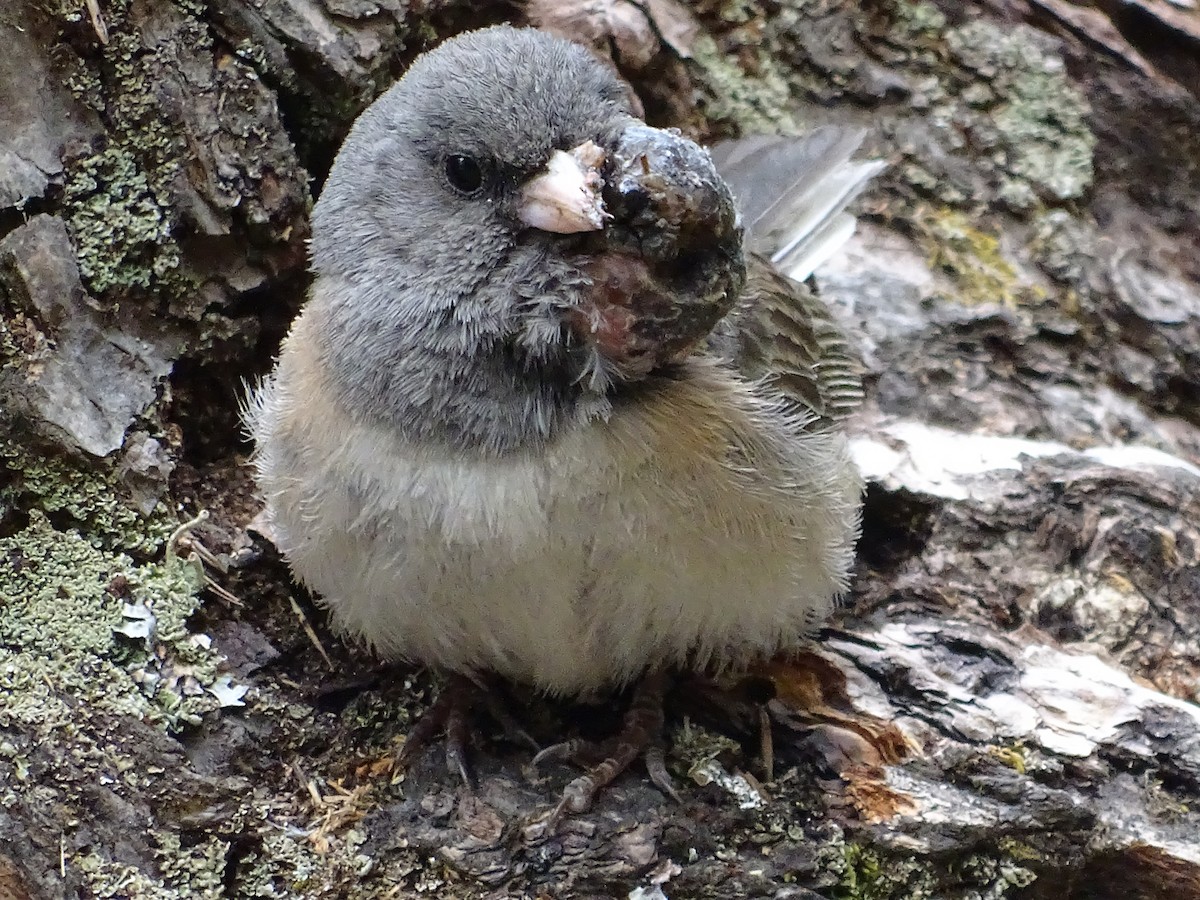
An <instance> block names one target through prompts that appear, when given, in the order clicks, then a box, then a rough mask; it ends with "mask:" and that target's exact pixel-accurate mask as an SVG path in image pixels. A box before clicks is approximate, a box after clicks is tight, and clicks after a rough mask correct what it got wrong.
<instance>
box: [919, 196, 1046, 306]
mask: <svg viewBox="0 0 1200 900" xmlns="http://www.w3.org/2000/svg"><path fill="white" fill-rule="evenodd" d="M916 225H917V228H918V236H919V238H920V240H921V243H922V244H923V245H924V247H925V249H926V252H927V253H928V254H929V262H930V265H931V266H932V267H934V268H936V269H938V270H940V271H941V272H943V273H945V274H946V275H948V276H950V278H951V280H952V281H953V283H954V292H953V294H952V299H954V300H955V301H957V302H960V303H965V304H978V303H1003V304H1005V305H1007V306H1015V305H1017V304H1018V303H1019V302H1021V301H1024V300H1027V299H1030V298H1031V297H1032V292H1031V290H1030V288H1029V287H1028V286H1026V285H1025V284H1024V283H1023V282H1022V279H1021V278H1020V277H1019V275H1018V274H1017V271H1016V270H1015V269H1014V268H1013V266H1012V264H1011V263H1009V262H1008V260H1007V259H1005V258H1004V255H1003V253H1002V252H1001V248H1000V240H999V238H997V237H996V236H995V235H993V234H989V233H987V232H985V231H982V230H981V229H979V228H977V227H976V226H975V225H973V224H972V223H971V221H970V220H969V219H968V218H967V217H966V216H965V215H963V214H962V213H960V212H957V211H956V210H953V209H949V208H942V209H937V210H930V211H926V212H925V213H924V214H923V215H920V216H918V218H917V219H916Z"/></svg>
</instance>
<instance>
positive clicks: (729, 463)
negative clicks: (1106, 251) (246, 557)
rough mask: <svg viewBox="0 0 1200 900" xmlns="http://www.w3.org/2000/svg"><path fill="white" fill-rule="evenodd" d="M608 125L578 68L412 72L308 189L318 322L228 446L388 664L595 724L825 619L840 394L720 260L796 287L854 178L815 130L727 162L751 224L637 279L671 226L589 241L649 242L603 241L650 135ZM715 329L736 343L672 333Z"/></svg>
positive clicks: (843, 398) (844, 556)
mask: <svg viewBox="0 0 1200 900" xmlns="http://www.w3.org/2000/svg"><path fill="white" fill-rule="evenodd" d="M626 98H627V93H626V89H625V87H624V86H623V84H622V83H621V82H620V81H619V80H618V78H617V77H616V76H615V74H614V73H613V72H611V71H610V69H609V68H608V67H606V66H605V65H604V64H602V63H600V62H599V61H597V60H596V59H595V58H594V57H593V56H592V55H591V54H590V53H589V52H588V51H586V50H585V49H583V48H581V47H579V46H576V45H574V44H572V43H570V42H568V41H565V40H562V39H559V38H556V37H551V36H549V35H546V34H543V33H540V32H537V31H533V30H527V29H514V28H510V27H496V28H489V29H485V30H481V31H475V32H471V33H468V34H464V35H461V36H459V37H456V38H454V39H452V40H449V41H446V42H445V43H443V44H442V45H441V46H440V47H438V48H437V49H435V50H433V51H432V52H429V53H427V54H425V55H424V56H422V57H421V58H420V59H418V60H417V61H416V62H415V63H414V64H413V65H412V67H411V68H410V69H409V71H408V72H407V74H406V75H405V76H404V78H403V79H402V80H401V81H400V82H399V83H397V84H396V85H395V86H394V87H393V88H391V89H390V90H389V91H388V92H387V93H385V94H384V95H383V96H381V97H380V98H379V99H378V100H376V101H375V103H374V104H373V105H372V106H371V107H370V108H368V109H367V110H366V111H365V112H364V113H363V114H362V115H361V116H360V117H359V119H358V121H357V122H356V123H355V124H354V127H353V128H352V129H351V131H350V134H349V136H348V137H347V139H346V142H345V144H344V146H343V147H342V150H341V152H340V154H339V155H338V158H337V161H336V163H335V164H334V166H333V169H332V171H331V172H330V175H329V179H328V181H327V182H326V184H325V187H324V190H323V192H322V194H321V197H320V200H319V202H318V203H317V205H316V208H315V210H314V214H313V239H312V267H313V271H314V273H315V280H314V282H313V285H312V293H311V296H310V298H309V300H308V303H307V304H306V306H305V307H304V309H303V312H302V313H301V314H300V316H299V317H298V318H297V320H296V322H295V323H294V325H293V326H292V329H291V332H290V334H289V335H288V337H287V339H286V341H285V342H284V344H283V348H282V350H281V353H280V356H279V360H278V364H277V367H276V369H275V371H274V373H273V374H272V375H271V376H269V377H268V378H267V379H266V380H265V381H264V382H263V383H262V384H261V385H260V386H259V387H258V388H257V389H256V390H255V391H254V392H253V395H252V397H251V398H250V400H249V402H248V409H247V421H248V425H249V429H250V432H251V434H252V436H253V439H254V441H255V443H256V446H257V450H256V456H255V463H256V467H257V474H258V484H259V486H260V488H261V491H262V493H263V495H264V497H265V500H266V506H267V516H268V521H269V523H270V525H271V526H272V529H273V532H274V539H275V541H276V543H277V545H278V547H279V549H280V550H281V551H282V553H283V554H284V556H285V557H286V558H287V560H288V562H289V563H290V565H291V567H292V569H293V571H294V572H295V574H296V575H297V576H298V577H299V578H300V579H301V580H302V581H303V582H304V583H305V584H307V585H308V586H309V587H311V588H312V589H313V590H314V591H316V592H317V593H318V594H319V595H320V596H321V597H322V598H323V600H324V603H325V604H327V606H328V608H329V610H330V613H331V616H332V619H333V621H334V623H335V624H336V625H337V626H338V627H340V628H341V629H344V630H345V631H347V632H349V633H351V634H353V635H355V636H358V637H360V638H361V639H363V640H365V641H366V642H367V643H369V644H370V645H371V646H372V647H374V648H375V649H376V650H377V651H378V652H379V653H381V654H383V655H385V656H388V657H394V658H398V659H404V660H410V661H414V662H419V663H422V664H425V665H428V666H431V667H434V668H436V669H439V670H442V671H444V672H447V673H458V674H461V675H465V676H468V677H476V676H481V675H484V674H489V673H495V674H498V675H500V676H503V677H505V678H508V679H513V680H515V681H518V682H524V683H527V684H529V685H532V686H534V687H536V688H538V689H540V690H542V691H545V692H547V693H550V694H554V695H567V696H585V695H590V694H594V693H596V692H599V691H604V690H609V689H614V688H620V687H622V686H624V685H627V684H631V683H634V682H636V681H638V680H639V679H642V678H643V677H644V676H646V675H648V674H650V675H655V674H657V673H662V672H665V671H668V670H671V669H681V668H682V669H689V670H709V671H711V670H714V669H722V668H728V667H731V666H738V665H743V664H745V663H747V662H751V661H754V660H757V659H761V658H763V657H766V656H768V655H770V654H772V653H775V652H776V651H778V650H780V649H784V648H789V647H792V646H795V644H796V643H797V642H798V641H799V640H800V639H801V638H802V637H803V636H804V634H805V633H806V632H807V631H808V630H809V629H810V628H811V627H812V626H813V625H814V623H817V622H819V621H820V620H821V619H822V617H823V616H825V615H826V614H827V613H828V611H829V610H830V609H831V606H832V604H833V603H834V602H835V600H836V598H837V597H838V596H839V595H840V594H841V593H842V592H843V591H844V590H845V589H846V586H847V578H848V574H849V570H850V566H851V562H852V555H853V548H854V543H855V540H856V537H857V534H858V529H859V513H860V504H861V500H860V495H861V487H862V486H861V481H860V478H859V475H858V473H857V472H856V470H855V468H854V465H853V464H852V462H851V460H850V457H849V455H848V452H847V443H846V439H845V436H844V435H843V433H842V432H841V430H840V427H839V424H840V422H841V421H842V419H843V418H844V417H845V415H846V414H847V413H848V412H850V411H851V410H852V409H853V407H854V406H855V404H856V403H857V402H858V399H859V396H860V387H859V382H858V376H857V374H856V373H857V369H856V364H855V362H854V361H853V358H852V354H851V353H850V351H849V348H848V345H847V342H846V341H845V339H844V338H843V336H842V334H841V333H840V331H839V330H838V328H837V327H836V326H835V325H834V323H833V322H832V320H831V318H830V316H829V314H828V312H827V310H826V309H825V308H824V307H823V306H822V305H821V304H820V303H819V302H818V301H816V300H815V299H814V298H813V297H812V296H811V295H809V294H808V293H807V292H806V291H805V290H804V289H803V288H802V287H801V286H800V285H798V284H797V283H796V282H794V281H792V280H790V279H789V278H788V277H786V276H784V275H781V274H779V273H778V272H776V271H774V270H772V268H771V267H770V265H769V263H767V262H766V261H765V260H763V259H761V258H759V257H758V256H756V255H754V254H753V253H751V254H749V255H748V257H747V256H743V254H742V247H741V241H742V238H741V235H742V229H743V226H744V227H745V228H746V229H748V233H749V235H750V239H749V240H750V247H751V249H753V250H755V251H762V252H764V253H766V254H767V255H768V256H772V255H773V256H774V259H775V261H776V262H778V263H781V264H783V265H784V266H785V268H787V270H788V271H790V272H792V273H793V274H798V275H799V277H800V278H803V277H806V275H807V271H805V266H806V264H811V262H812V261H813V259H814V258H816V257H818V256H820V254H821V252H822V250H823V248H826V247H828V246H831V245H832V244H835V243H836V242H837V241H836V237H837V234H838V233H840V231H841V230H842V229H844V227H845V225H846V223H847V221H848V219H847V218H846V217H845V215H844V214H842V212H841V211H842V209H843V207H844V206H845V204H846V203H847V202H848V201H849V200H850V199H851V198H852V197H853V196H854V195H855V194H856V193H857V191H858V190H859V189H860V187H861V185H862V184H863V182H864V181H865V180H866V179H867V178H869V177H870V176H871V174H873V173H874V171H875V170H876V166H875V164H872V163H854V162H851V161H849V157H850V154H851V153H853V151H854V150H855V149H856V147H857V145H858V143H859V141H860V140H861V135H860V134H856V133H849V132H843V131H840V130H837V129H822V130H818V131H817V132H814V133H813V134H812V135H810V136H809V137H808V138H806V139H794V138H760V139H754V140H750V141H743V142H737V143H734V144H732V145H730V146H728V147H725V148H721V149H719V151H717V152H715V154H714V156H715V159H716V161H717V165H718V167H719V168H720V171H721V174H722V175H723V176H724V178H725V179H726V180H727V181H728V182H729V184H730V185H731V186H732V189H733V193H734V194H735V195H736V196H737V197H738V200H739V202H740V205H741V218H740V219H737V220H736V221H735V219H734V218H732V217H725V219H722V221H726V219H728V222H726V224H727V225H729V223H732V224H731V225H729V227H725V226H721V227H723V228H725V231H724V233H722V234H721V235H719V239H712V238H711V235H709V236H706V235H704V234H700V233H699V231H703V229H699V230H697V229H696V228H691V229H690V230H689V229H687V228H682V227H681V228H676V232H678V233H677V234H674V235H673V237H672V238H671V240H670V241H667V244H668V245H669V251H668V252H667V253H666V254H660V256H659V257H654V258H652V257H653V253H650V251H646V253H647V256H646V257H645V258H642V257H640V256H639V255H638V254H639V252H640V251H639V247H645V246H650V245H652V244H653V240H652V239H653V238H654V237H655V235H654V234H653V231H654V229H656V228H658V227H660V226H661V227H664V228H665V227H666V224H665V223H666V222H667V218H669V216H667V215H666V213H663V210H664V209H665V208H666V206H667V205H668V204H667V201H661V198H659V199H657V200H656V198H655V197H654V196H649V197H643V198H642V200H641V208H642V212H643V213H644V211H645V210H644V207H645V205H646V204H649V206H650V207H651V209H652V210H653V211H655V215H651V216H650V217H649V218H648V219H647V218H646V216H645V215H642V220H643V221H642V225H641V226H639V227H641V228H642V230H641V231H640V232H638V233H637V234H636V235H635V237H634V239H632V240H630V239H629V236H628V233H626V235H625V238H623V239H622V238H619V237H614V238H612V239H611V240H609V238H608V236H609V235H616V234H617V233H618V231H619V230H620V229H621V228H623V227H625V226H630V227H631V228H632V227H633V226H631V225H630V222H631V221H632V220H633V218H634V217H636V216H637V215H639V212H638V210H637V209H633V210H632V211H626V212H624V213H622V212H618V213H617V214H615V215H614V213H613V212H611V211H610V207H614V206H620V205H621V203H622V200H621V198H620V197H617V196H615V195H614V194H613V190H614V183H615V179H616V175H615V170H614V168H613V166H614V165H615V163H616V162H619V161H622V160H623V161H624V162H626V163H628V162H629V161H630V158H631V157H630V156H629V154H627V155H626V157H621V153H622V152H623V151H622V150H621V147H622V146H624V145H623V143H622V142H623V141H625V142H626V143H628V141H629V139H630V135H634V134H635V132H634V131H631V129H638V130H640V131H637V132H636V134H638V135H642V136H645V135H646V134H647V132H648V131H654V130H651V129H648V127H647V126H646V125H645V124H644V123H642V122H640V121H639V120H637V119H636V118H634V116H633V115H632V114H631V111H630V108H629V105H628V103H627V99H626ZM651 137H655V136H654V135H651ZM655 139H658V140H660V142H661V143H663V144H664V146H666V147H667V150H668V151H669V152H668V153H667V154H666V155H667V156H670V157H671V159H674V160H676V162H675V163H669V162H661V161H656V160H650V162H647V160H648V159H650V157H649V156H646V155H642V156H638V155H637V153H634V154H633V157H635V158H636V159H635V162H640V164H641V165H642V166H643V167H644V168H646V169H647V170H648V171H649V170H652V169H654V168H655V167H660V168H661V171H660V172H659V173H657V174H659V175H661V176H662V177H661V178H659V180H658V181H657V182H655V183H656V184H659V186H660V187H661V186H662V185H666V189H672V187H673V186H674V187H680V189H681V190H692V189H693V188H695V179H693V178H692V177H691V175H690V174H689V166H690V165H691V164H690V163H687V162H686V160H700V162H699V163H697V165H698V166H699V167H700V168H703V167H704V166H705V165H709V166H711V165H712V158H710V157H709V156H708V155H707V153H705V152H704V151H700V150H699V148H696V147H695V145H694V144H691V142H689V141H686V139H684V138H682V137H681V136H679V135H678V134H675V133H673V132H657V137H656V138H655ZM675 150H679V151H680V154H675ZM684 151H686V152H684ZM672 154H675V155H672ZM697 154H701V155H700V156H697ZM651 155H652V154H651ZM679 160H684V161H685V162H682V163H681V162H679ZM672 165H675V166H676V168H675V169H672V168H671V166H672ZM655 174H656V173H654V172H653V171H649V175H647V176H646V177H645V178H642V176H641V174H639V173H638V172H636V171H635V172H634V176H633V177H634V180H635V181H637V182H638V185H640V187H639V188H638V189H639V190H640V189H641V188H644V187H645V186H646V184H648V183H649V182H650V181H653V177H652V176H655ZM639 178H640V179H641V181H638V179H639ZM714 184H715V185H716V186H712V187H711V190H710V193H709V194H707V195H705V202H708V201H709V200H712V203H713V204H715V205H714V206H713V208H714V209H717V212H716V213H713V215H714V216H717V218H720V216H721V215H723V213H721V211H720V207H721V202H722V201H721V198H722V197H723V196H724V194H722V193H721V192H722V191H726V190H727V189H726V188H725V187H724V182H721V180H720V179H715V182H714ZM706 190H708V188H706ZM714 192H715V193H714ZM713 198H715V199H713ZM656 204H657V205H656ZM634 206H637V204H634ZM693 212H694V211H692V210H691V209H690V207H689V208H688V209H686V210H685V211H684V212H683V213H681V214H680V215H681V216H682V217H683V218H682V219H681V221H684V223H685V224H687V222H688V221H692V224H695V221H708V220H706V219H704V218H703V215H700V214H696V215H697V216H699V218H696V219H694V220H687V216H689V215H693ZM658 213H663V216H661V217H657V218H656V215H657V214H658ZM714 221H715V219H714ZM647 222H648V223H649V224H647ZM685 232H686V233H685ZM622 241H623V243H622ZM672 241H673V242H674V243H672ZM731 248H732V249H731ZM747 269H748V273H749V274H748V275H746V274H745V272H746V271H747ZM701 271H702V272H705V273H708V274H709V275H712V277H710V278H707V280H704V279H698V278H697V277H696V273H697V272H701ZM629 272H633V275H628V273H629ZM614 273H617V274H614ZM713 273H715V275H714V274H713ZM627 275H628V277H626V276H627ZM743 281H744V284H745V287H744V288H743V287H742V284H743ZM698 283H702V284H703V285H704V286H705V287H704V290H706V291H709V294H711V296H710V295H705V296H698V295H697V296H692V295H691V294H689V291H691V290H693V288H694V287H695V285H697V284H698ZM638 285H653V286H654V287H653V290H651V289H649V288H647V291H648V292H650V293H654V292H657V293H656V304H657V305H655V304H650V303H649V302H645V303H644V302H643V300H644V298H643V296H642V293H641V289H640V288H638V287H637V286H638ZM714 285H716V287H715V288H714ZM697 290H698V289H697ZM714 298H715V299H714ZM676 301H677V303H676ZM710 301H711V302H713V303H716V304H718V305H719V306H720V313H724V312H725V311H726V310H730V311H729V313H728V315H725V316H724V317H723V318H721V316H720V315H719V314H717V315H711V316H704V315H702V316H699V317H698V318H695V317H692V318H689V317H688V316H685V315H682V314H680V313H679V312H678V310H682V309H684V308H686V307H688V304H689V303H692V304H694V305H695V304H697V303H698V304H699V308H700V309H701V310H702V311H703V310H704V309H705V308H706V307H705V306H704V304H705V303H709V302H710ZM652 306H653V307H654V308H655V309H656V313H655V315H660V314H662V312H663V307H664V306H665V307H667V308H668V314H667V316H666V318H665V319H662V318H661V315H660V318H659V319H656V320H655V321H656V322H657V325H656V326H655V328H648V327H647V326H646V322H647V321H649V319H650V318H651V316H650V314H649V313H648V312H646V310H647V309H649V308H650V307H652ZM676 306H677V307H678V310H675V311H674V312H672V311H671V309H672V308H673V307H676ZM718 318H720V321H719V322H716V319H718ZM664 322H665V323H666V324H664ZM696 322H700V323H701V324H699V325H697V324H695V323H696ZM689 323H691V324H689ZM710 331H711V334H710V333H709V332H710ZM663 348H669V349H666V350H665V349H663ZM642 743H645V741H644V740H643V741H642ZM635 755H636V754H635ZM632 758H633V757H632V756H630V757H628V758H622V760H621V763H620V765H619V766H610V771H607V772H604V773H600V774H598V775H596V777H594V778H593V779H592V781H591V783H590V785H587V786H585V787H586V788H587V790H586V791H585V794H586V796H582V797H580V796H576V797H575V798H574V799H573V800H572V802H571V804H570V806H571V808H572V809H581V808H584V807H586V806H587V805H588V803H590V800H591V794H592V793H594V789H595V788H596V787H597V785H598V783H603V782H604V781H606V780H610V779H611V777H613V776H615V774H616V771H619V768H620V767H623V766H624V765H627V764H628V762H629V761H630V759H632ZM613 769H615V770H616V771H612V770H613Z"/></svg>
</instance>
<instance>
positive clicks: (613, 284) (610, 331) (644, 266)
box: [567, 250, 711, 373]
mask: <svg viewBox="0 0 1200 900" xmlns="http://www.w3.org/2000/svg"><path fill="white" fill-rule="evenodd" d="M581 268H582V269H583V271H584V273H585V274H586V275H587V276H588V278H589V279H590V280H591V282H592V286H591V288H590V289H589V290H588V291H587V292H586V293H585V295H584V299H583V302H582V303H580V304H579V305H578V306H576V307H575V308H573V309H572V310H570V311H569V313H568V315H567V324H568V325H569V326H570V328H571V329H572V331H574V333H575V335H576V336H577V337H578V338H579V339H580V340H582V341H583V342H585V343H588V344H591V345H592V346H594V347H595V348H596V349H597V350H598V351H599V352H600V353H601V354H602V355H603V356H604V357H606V358H607V359H610V360H612V361H613V362H616V363H620V364H622V365H624V366H626V367H627V368H629V369H632V370H635V371H641V372H643V373H644V372H649V371H650V370H651V369H654V368H656V367H658V366H661V365H664V364H666V363H669V362H672V361H674V360H677V359H679V358H681V357H683V356H685V355H687V353H689V352H690V351H691V350H692V348H693V347H695V345H696V344H697V343H698V342H699V341H701V340H703V338H704V335H706V334H707V333H708V330H709V329H710V328H711V324H709V325H708V326H707V327H705V328H703V329H696V328H694V327H692V326H691V325H689V317H688V316H686V315H684V314H683V313H684V311H683V308H682V307H683V305H684V303H685V301H683V299H682V298H680V297H679V296H677V295H676V294H675V293H674V292H673V291H671V290H670V289H669V288H668V287H666V286H664V285H663V284H662V283H661V282H660V281H659V280H658V279H657V278H656V277H655V275H654V273H653V271H652V270H651V267H650V266H649V265H648V263H647V261H646V260H645V259H644V258H643V257H640V256H638V255H636V254H634V253H627V252H621V251H618V250H608V251H607V252H603V253H598V254H596V255H594V256H591V257H590V258H588V259H587V261H586V262H585V263H584V264H583V265H582V266H581Z"/></svg>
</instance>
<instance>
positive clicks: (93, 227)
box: [63, 0, 203, 296]
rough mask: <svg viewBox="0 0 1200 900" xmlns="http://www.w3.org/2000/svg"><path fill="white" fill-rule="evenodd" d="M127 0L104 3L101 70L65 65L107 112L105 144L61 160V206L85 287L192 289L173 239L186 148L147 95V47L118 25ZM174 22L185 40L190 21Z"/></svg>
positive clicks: (82, 93)
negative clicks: (106, 36) (177, 186)
mask: <svg viewBox="0 0 1200 900" xmlns="http://www.w3.org/2000/svg"><path fill="white" fill-rule="evenodd" d="M127 6H128V3H127V2H124V0H119V2H115V3H112V4H107V5H106V8H105V16H106V18H107V19H108V24H109V32H110V35H111V36H110V40H109V43H108V44H107V46H105V47H104V48H103V59H102V60H101V65H100V70H99V72H97V71H94V70H92V69H89V68H87V67H85V66H83V65H76V66H74V68H73V69H72V70H71V71H70V72H69V76H68V80H67V84H68V86H69V87H70V88H71V89H72V90H73V92H74V93H75V94H76V96H77V97H79V98H80V99H81V100H82V101H84V102H86V103H88V104H89V105H91V106H92V107H93V108H94V109H96V110H97V111H98V112H99V113H100V114H101V116H102V117H103V118H104V119H105V120H106V122H107V124H108V129H107V130H108V134H109V135H110V140H111V143H109V144H108V145H107V146H104V147H102V148H99V149H96V150H95V151H94V152H91V153H84V154H81V155H79V156H77V157H69V158H68V159H67V160H66V161H65V162H66V165H65V170H66V172H65V174H66V179H65V184H64V191H63V214H64V218H65V219H66V221H67V224H68V226H69V228H70V230H71V235H72V237H73V239H74V241H75V245H76V249H77V255H78V258H79V270H80V273H81V275H82V276H83V279H84V283H85V284H86V285H87V287H88V288H89V289H90V290H91V291H92V292H93V293H96V294H110V295H114V296H119V295H121V294H125V293H128V292H131V291H132V292H137V293H143V294H145V293H150V294H154V295H159V296H169V295H171V294H178V293H179V292H181V291H188V290H190V289H192V288H193V287H194V284H193V281H192V279H191V278H189V277H188V276H187V275H186V274H185V273H184V270H183V267H182V253H181V250H180V247H179V245H178V243H177V241H176V240H175V229H176V225H177V222H176V215H175V213H174V212H173V191H172V186H173V184H174V183H175V182H176V181H177V178H178V176H179V175H180V170H181V167H182V165H183V163H182V161H183V160H184V159H186V158H187V157H188V154H187V148H186V147H185V146H184V144H183V140H182V138H181V137H180V136H179V135H178V134H176V133H175V131H174V130H173V129H172V127H171V125H170V124H169V123H168V121H167V120H166V119H165V118H164V116H163V113H162V108H161V101H160V99H159V98H158V97H156V96H155V93H154V90H155V88H154V85H155V84H156V83H158V81H159V77H160V73H159V72H158V71H157V68H156V60H155V55H154V54H152V53H151V54H148V53H146V52H145V50H144V48H143V46H142V43H141V38H140V36H139V35H138V34H137V33H136V31H135V30H133V29H126V28H125V27H124V17H125V10H126V8H127ZM196 27H198V26H195V27H193V29H192V30H193V31H195V28H196ZM181 30H182V31H183V33H184V37H185V39H186V35H187V34H188V25H187V24H185V25H184V26H181ZM202 35H203V32H202V31H197V32H196V34H195V35H193V36H194V37H200V36H202Z"/></svg>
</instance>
